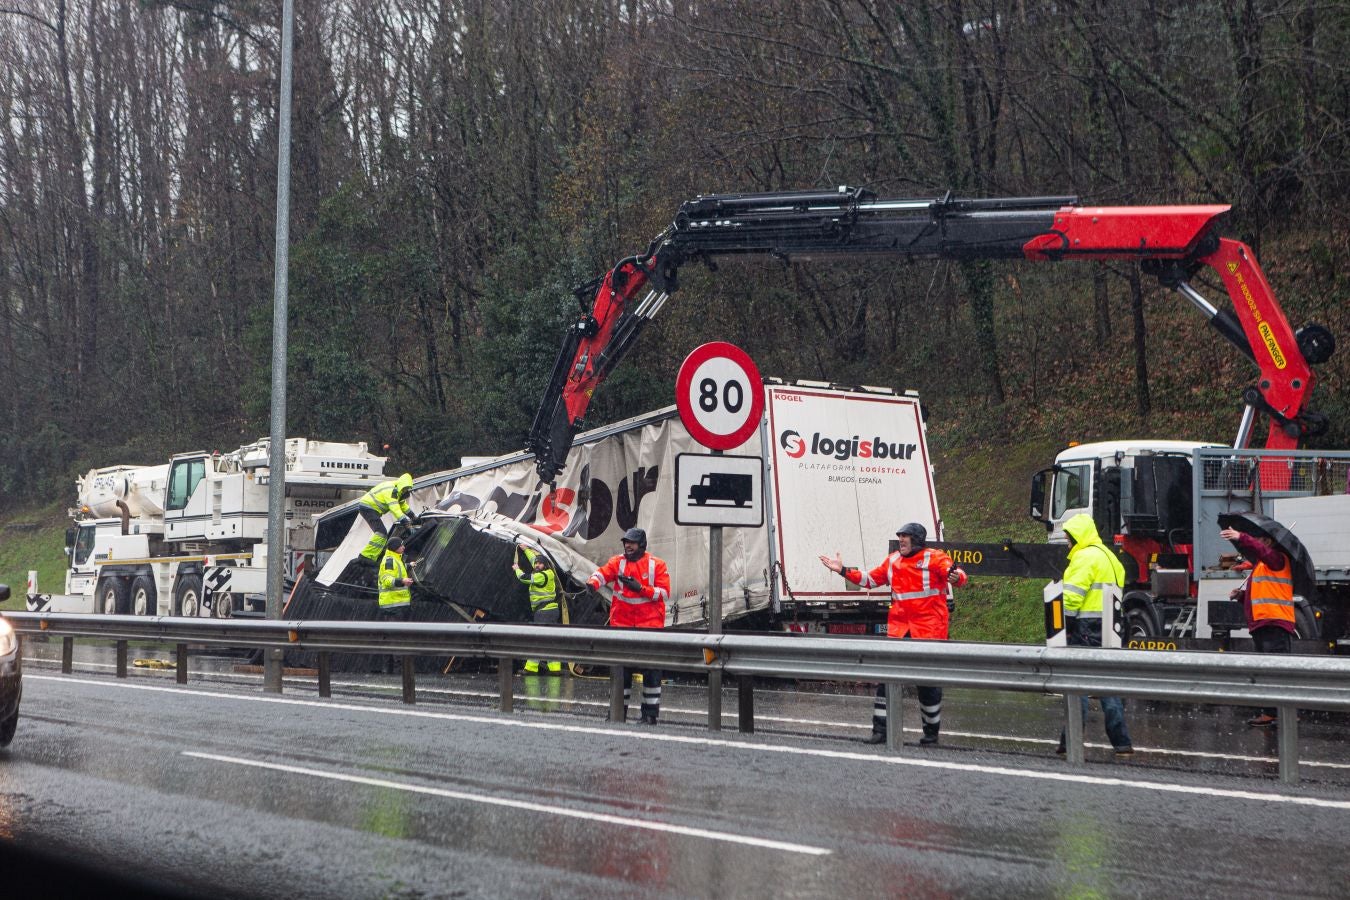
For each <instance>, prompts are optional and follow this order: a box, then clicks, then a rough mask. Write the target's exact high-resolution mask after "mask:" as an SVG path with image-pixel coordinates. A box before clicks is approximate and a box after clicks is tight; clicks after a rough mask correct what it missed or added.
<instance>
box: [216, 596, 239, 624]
mask: <svg viewBox="0 0 1350 900" xmlns="http://www.w3.org/2000/svg"><path fill="white" fill-rule="evenodd" d="M233 615H234V594H216V595H215V596H214V597H213V598H212V600H211V616H212V618H215V619H228V618H230V617H231V616H233Z"/></svg>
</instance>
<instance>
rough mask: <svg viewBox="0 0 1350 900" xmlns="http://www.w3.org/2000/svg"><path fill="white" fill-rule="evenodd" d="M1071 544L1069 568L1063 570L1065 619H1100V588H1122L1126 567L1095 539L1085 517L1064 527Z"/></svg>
mask: <svg viewBox="0 0 1350 900" xmlns="http://www.w3.org/2000/svg"><path fill="white" fill-rule="evenodd" d="M1064 533H1065V534H1067V535H1068V536H1069V537H1070V538H1071V539H1072V540H1073V542H1074V543H1073V549H1071V550H1070V551H1069V566H1068V568H1067V569H1065V570H1064V579H1063V584H1064V615H1066V616H1079V617H1081V618H1084V619H1100V618H1101V617H1102V588H1104V587H1109V586H1111V585H1115V586H1116V587H1123V586H1124V585H1125V567H1124V566H1122V565H1121V564H1120V560H1119V559H1117V558H1116V554H1115V553H1113V552H1111V548H1109V547H1107V546H1106V545H1105V544H1103V543H1102V539H1101V538H1100V537H1098V536H1097V524H1096V523H1095V522H1093V521H1092V517H1091V516H1089V515H1088V514H1087V513H1079V514H1078V515H1076V516H1074V517H1073V518H1071V519H1069V521H1067V522H1065V523H1064Z"/></svg>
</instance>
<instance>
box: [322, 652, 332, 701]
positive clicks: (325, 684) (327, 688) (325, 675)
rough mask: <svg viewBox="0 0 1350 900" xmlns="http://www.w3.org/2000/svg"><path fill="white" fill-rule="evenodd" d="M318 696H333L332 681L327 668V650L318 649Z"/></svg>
mask: <svg viewBox="0 0 1350 900" xmlns="http://www.w3.org/2000/svg"><path fill="white" fill-rule="evenodd" d="M319 696H320V697H331V696H333V681H332V677H331V675H330V674H329V668H328V651H327V650H320V651H319Z"/></svg>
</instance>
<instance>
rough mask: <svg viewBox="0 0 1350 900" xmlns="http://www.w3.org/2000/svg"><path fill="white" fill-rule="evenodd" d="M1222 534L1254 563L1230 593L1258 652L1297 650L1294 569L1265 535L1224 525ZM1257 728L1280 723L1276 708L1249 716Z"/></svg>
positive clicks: (1251, 722)
mask: <svg viewBox="0 0 1350 900" xmlns="http://www.w3.org/2000/svg"><path fill="white" fill-rule="evenodd" d="M1219 536H1220V537H1222V538H1224V539H1225V540H1229V541H1232V542H1233V544H1234V545H1235V546H1236V547H1237V549H1238V552H1239V553H1241V554H1242V555H1243V557H1245V558H1246V559H1247V560H1248V561H1249V562H1251V563H1252V571H1251V574H1250V575H1249V576H1247V580H1246V581H1244V582H1243V583H1242V587H1240V588H1238V589H1237V590H1235V591H1233V592H1232V593H1231V594H1229V597H1230V598H1231V599H1233V600H1241V601H1242V606H1243V609H1244V610H1245V611H1246V613H1247V630H1248V631H1250V632H1251V635H1252V648H1253V649H1254V650H1255V651H1256V652H1257V653H1293V652H1294V568H1293V566H1291V565H1290V563H1289V557H1288V556H1286V555H1285V553H1284V551H1282V550H1281V549H1280V548H1279V547H1277V546H1276V545H1275V542H1274V541H1273V540H1271V539H1270V538H1269V537H1266V536H1265V535H1252V534H1243V533H1242V532H1240V531H1238V530H1237V529H1236V528H1231V527H1230V528H1225V529H1223V530H1222V531H1220V532H1219ZM1247 724H1248V725H1251V726H1252V727H1254V728H1271V727H1274V726H1275V725H1277V724H1279V720H1278V719H1277V718H1276V717H1275V710H1274V709H1273V708H1269V709H1263V710H1261V713H1260V715H1258V716H1256V717H1254V718H1251V719H1248V720H1247Z"/></svg>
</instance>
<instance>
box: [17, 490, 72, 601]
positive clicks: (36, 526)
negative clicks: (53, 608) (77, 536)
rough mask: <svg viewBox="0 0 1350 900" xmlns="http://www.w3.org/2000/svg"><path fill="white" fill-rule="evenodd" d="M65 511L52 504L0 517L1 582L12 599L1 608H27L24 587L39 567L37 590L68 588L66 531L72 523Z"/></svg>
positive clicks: (55, 590)
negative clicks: (25, 606) (30, 571)
mask: <svg viewBox="0 0 1350 900" xmlns="http://www.w3.org/2000/svg"><path fill="white" fill-rule="evenodd" d="M72 499H73V498H72ZM65 512H66V504H63V503H49V504H46V505H44V506H28V507H23V508H20V509H16V510H14V511H13V512H11V513H10V514H9V515H7V516H4V517H0V584H6V585H9V590H10V599H9V600H7V601H5V602H4V603H0V609H19V610H21V609H23V608H24V586H25V585H26V584H27V583H28V572H29V570H32V569H35V570H37V573H38V590H40V591H42V592H43V593H44V594H51V593H57V594H59V593H61V592H62V591H64V590H65V584H66V574H65V573H66V555H65V552H64V547H65V534H66V528H68V527H69V526H70V521H69V520H68V519H67V518H66V515H65Z"/></svg>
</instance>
